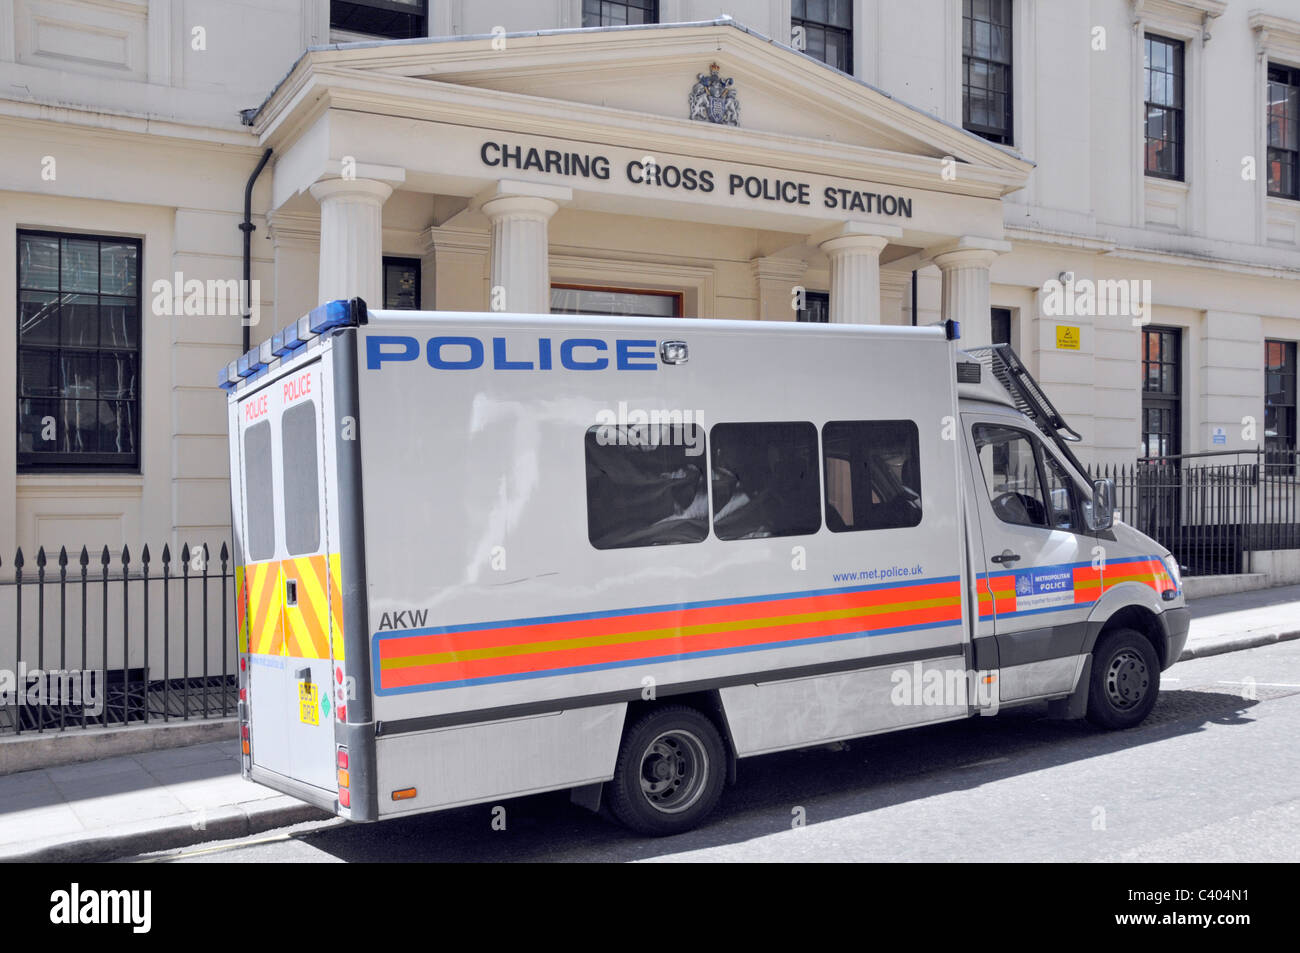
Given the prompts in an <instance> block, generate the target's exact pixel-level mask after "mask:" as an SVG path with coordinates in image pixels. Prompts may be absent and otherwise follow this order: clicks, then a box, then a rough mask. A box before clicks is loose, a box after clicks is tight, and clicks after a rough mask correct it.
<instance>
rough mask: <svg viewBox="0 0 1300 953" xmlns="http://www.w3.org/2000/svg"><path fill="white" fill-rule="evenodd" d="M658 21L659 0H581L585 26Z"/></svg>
mask: <svg viewBox="0 0 1300 953" xmlns="http://www.w3.org/2000/svg"><path fill="white" fill-rule="evenodd" d="M658 22H659V0H582V25H583V26H585V27H591V26H629V25H635V24H640V23H658Z"/></svg>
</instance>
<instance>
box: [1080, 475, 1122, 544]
mask: <svg viewBox="0 0 1300 953" xmlns="http://www.w3.org/2000/svg"><path fill="white" fill-rule="evenodd" d="M1083 518H1084V519H1085V520H1086V521H1087V523H1088V529H1090V530H1092V531H1093V532H1094V533H1099V532H1101V531H1102V530H1106V529H1110V528H1111V526H1113V525H1114V523H1115V481H1114V480H1094V481H1093V484H1092V499H1091V500H1086V501H1084V504H1083Z"/></svg>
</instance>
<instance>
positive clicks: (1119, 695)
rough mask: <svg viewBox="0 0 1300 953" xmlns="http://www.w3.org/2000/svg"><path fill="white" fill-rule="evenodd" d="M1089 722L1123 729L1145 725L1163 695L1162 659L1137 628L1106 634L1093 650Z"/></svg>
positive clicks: (1089, 692) (1113, 728)
mask: <svg viewBox="0 0 1300 953" xmlns="http://www.w3.org/2000/svg"><path fill="white" fill-rule="evenodd" d="M1089 681H1090V683H1091V684H1090V685H1089V686H1088V720H1089V721H1090V722H1092V723H1093V724H1094V725H1096V726H1097V727H1098V728H1108V729H1111V730H1120V729H1124V728H1132V727H1134V726H1135V725H1139V724H1141V723H1142V721H1143V719H1145V718H1146V716H1147V715H1148V714H1150V713H1151V709H1152V707H1154V705H1155V703H1156V696H1157V695H1158V694H1159V693H1160V659H1159V658H1158V657H1157V656H1156V650H1155V648H1154V647H1153V646H1152V645H1151V642H1150V640H1149V639H1147V637H1146V636H1144V635H1143V634H1142V633H1141V632H1137V631H1134V630H1133V629H1112V630H1110V631H1109V632H1105V633H1103V634H1102V636H1101V638H1100V639H1098V640H1097V645H1096V647H1095V648H1093V650H1092V674H1091V676H1090V678H1089Z"/></svg>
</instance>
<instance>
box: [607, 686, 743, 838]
mask: <svg viewBox="0 0 1300 953" xmlns="http://www.w3.org/2000/svg"><path fill="white" fill-rule="evenodd" d="M725 768H726V749H725V747H724V746H723V743H722V737H721V735H719V734H718V729H717V728H716V727H715V726H714V724H713V722H712V721H710V720H709V719H708V718H706V717H705V716H704V715H702V714H701V713H700V712H698V711H696V710H695V709H693V708H687V707H686V706H685V705H672V706H669V707H666V708H660V709H658V710H657V711H652V712H649V713H648V714H646V715H645V716H643V717H642V718H641V719H639V720H638V721H637V722H636V723H635V724H633V725H632V727H631V728H630V729H629V730H628V732H627V733H626V734H625V735H624V737H623V745H622V747H621V748H620V749H619V752H618V762H617V764H616V765H615V768H614V778H613V780H612V781H610V782H609V806H610V809H611V810H612V811H613V812H614V816H615V817H617V818H618V819H619V821H621V822H622V823H623V824H625V825H626V826H628V827H630V828H631V829H632V830H634V831H636V832H637V833H640V834H649V835H650V836H652V837H664V836H667V835H670V834H680V833H682V832H683V831H688V830H690V829H691V828H693V827H695V826H696V825H697V824H699V823H700V821H702V820H704V818H705V817H707V816H708V814H709V813H710V812H711V811H712V810H713V808H714V807H715V806H716V805H717V803H718V798H719V797H721V796H722V785H723V780H724V776H723V772H724V770H725Z"/></svg>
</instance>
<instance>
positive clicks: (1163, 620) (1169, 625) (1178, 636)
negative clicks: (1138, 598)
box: [1160, 606, 1192, 669]
mask: <svg viewBox="0 0 1300 953" xmlns="http://www.w3.org/2000/svg"><path fill="white" fill-rule="evenodd" d="M1191 625H1192V610H1190V609H1188V608H1187V607H1186V606H1182V607H1181V608H1178V609H1166V610H1165V611H1164V612H1162V613H1160V626H1161V628H1163V629H1164V630H1165V665H1164V667H1165V668H1166V669H1167V668H1169V666H1171V665H1173V664H1174V663H1175V662H1177V661H1178V660H1179V659H1180V658H1181V657H1182V654H1183V649H1185V648H1187V630H1188V629H1189V628H1191Z"/></svg>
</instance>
